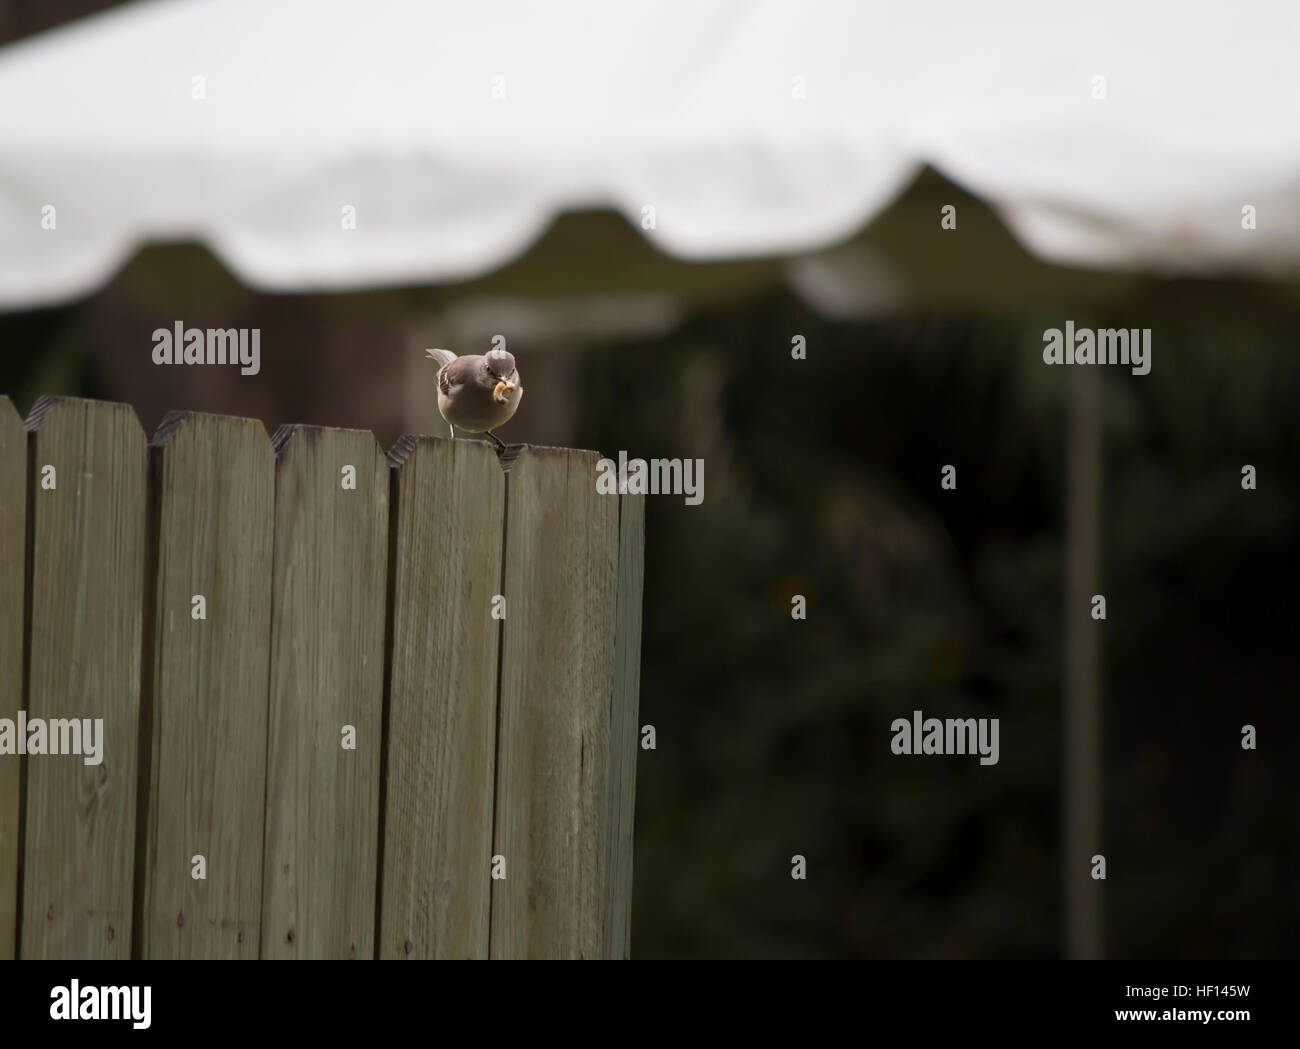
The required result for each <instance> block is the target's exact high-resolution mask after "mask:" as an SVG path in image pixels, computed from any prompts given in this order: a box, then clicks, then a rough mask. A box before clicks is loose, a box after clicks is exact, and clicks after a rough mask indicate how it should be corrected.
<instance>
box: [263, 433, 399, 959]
mask: <svg viewBox="0 0 1300 1049" xmlns="http://www.w3.org/2000/svg"><path fill="white" fill-rule="evenodd" d="M273 444H274V447H275V449H276V451H277V454H278V461H277V464H276V490H275V500H276V502H275V553H274V568H273V597H272V612H271V690H270V712H269V743H268V748H267V760H268V767H267V809H266V839H265V840H266V855H265V865H264V871H265V874H264V882H263V907H262V950H261V955H262V957H263V958H348V957H356V958H367V957H371V956H372V954H373V951H374V932H375V893H376V888H377V887H376V867H377V852H378V843H379V763H380V762H379V759H380V733H381V727H382V713H383V711H382V706H383V684H384V629H385V611H386V609H385V606H386V601H387V598H386V580H387V575H388V563H387V558H388V496H389V491H388V489H389V468H388V464H387V462H386V460H385V458H384V454H383V452H382V451H381V449H380V448H379V445H378V444H377V443H376V442H375V439H374V437H373V436H372V435H371V434H370V433H369V432H368V431H359V430H336V429H324V428H318V427H307V426H303V427H281V428H280V430H279V431H277V433H276V436H275V439H274V442H273ZM349 469H350V470H351V472H352V475H353V476H352V478H351V481H352V483H353V485H354V487H350V488H349V487H345V486H346V485H347V484H348V483H349V476H348V473H349ZM345 726H351V727H352V729H353V730H354V732H355V749H344V746H343V742H344V739H345V736H344V734H343V730H344V727H345Z"/></svg>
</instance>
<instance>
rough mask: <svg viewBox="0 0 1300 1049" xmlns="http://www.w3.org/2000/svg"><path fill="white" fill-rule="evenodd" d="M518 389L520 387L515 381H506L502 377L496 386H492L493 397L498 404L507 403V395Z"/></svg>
mask: <svg viewBox="0 0 1300 1049" xmlns="http://www.w3.org/2000/svg"><path fill="white" fill-rule="evenodd" d="M516 389H518V387H517V386H516V385H515V384H514V383H512V382H506V381H505V380H504V379H501V380H499V381H498V382H497V384H496V386H494V387H493V388H492V399H493V400H494V401H496V402H497V404H505V403H506V397H507V396H508V395H509V394H512V393H514V392H515V390H516Z"/></svg>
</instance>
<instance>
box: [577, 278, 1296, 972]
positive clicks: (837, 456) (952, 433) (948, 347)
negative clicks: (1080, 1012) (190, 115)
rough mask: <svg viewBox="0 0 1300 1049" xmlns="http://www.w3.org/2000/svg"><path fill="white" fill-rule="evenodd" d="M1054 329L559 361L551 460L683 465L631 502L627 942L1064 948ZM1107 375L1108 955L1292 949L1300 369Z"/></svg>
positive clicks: (871, 334)
mask: <svg viewBox="0 0 1300 1049" xmlns="http://www.w3.org/2000/svg"><path fill="white" fill-rule="evenodd" d="M1061 320H1062V318H1060V317H1054V318H1053V317H1046V318H1042V319H1041V322H1040V319H1039V318H1036V317H1028V318H1024V319H1021V320H1019V321H1018V322H1016V323H1011V322H1009V321H1007V320H1005V319H1002V320H997V319H990V318H987V317H974V316H971V317H945V318H944V319H942V320H934V319H925V318H918V319H900V320H893V321H889V322H881V323H878V324H870V325H866V324H842V323H831V322H828V321H825V320H822V319H819V318H817V317H816V316H814V315H810V314H809V313H808V312H807V311H805V310H804V309H803V308H802V307H800V306H799V305H798V303H797V302H796V301H795V300H793V299H791V298H788V297H786V296H784V295H776V296H772V297H765V298H763V299H758V300H752V301H746V302H743V303H740V304H737V305H736V306H734V307H729V308H727V309H723V310H719V311H717V312H714V313H712V314H710V315H708V316H701V317H698V318H696V319H694V320H692V321H691V322H690V323H688V324H686V325H685V326H683V327H682V328H681V329H680V330H678V331H676V332H674V333H673V334H672V335H671V336H669V337H666V338H664V339H662V340H660V341H659V342H657V343H654V344H649V345H647V344H644V343H638V344H637V345H635V346H633V345H624V344H616V345H609V346H604V347H600V348H597V349H595V350H593V351H591V352H590V353H589V354H588V355H587V356H586V358H585V364H584V367H583V368H582V369H581V375H582V382H583V389H582V391H581V396H580V402H581V404H582V405H583V413H584V415H583V419H582V426H581V443H582V444H584V445H586V446H588V447H596V448H599V449H601V450H602V452H603V453H604V454H607V455H616V454H617V452H618V451H619V450H620V449H624V450H626V451H627V453H628V455H629V456H641V457H645V458H650V457H656V456H670V457H672V456H683V457H685V456H689V457H703V458H704V460H705V469H704V477H705V499H704V503H703V505H701V506H697V507H690V506H686V505H684V503H683V501H682V500H681V499H680V498H675V497H671V496H658V497H651V498H650V499H649V500H648V509H647V550H646V600H645V626H644V635H643V661H642V668H643V676H642V691H641V718H640V720H641V722H642V723H643V724H653V725H654V726H655V728H656V731H657V742H658V749H657V750H655V751H649V752H646V751H643V752H641V754H640V758H639V765H638V788H637V789H638V794H637V835H636V849H637V853H636V875H635V883H634V901H635V902H634V922H633V939H632V943H633V953H634V956H637V957H782V958H791V957H798V958H803V957H890V958H912V957H953V958H959V957H1026V956H1029V957H1044V958H1046V957H1053V956H1057V955H1059V954H1060V953H1061V950H1062V937H1061V929H1062V922H1063V913H1062V906H1063V896H1062V871H1061V868H1060V861H1059V855H1060V849H1061V844H1062V833H1061V826H1062V790H1061V782H1062V780H1061V777H1062V772H1063V767H1062V760H1061V756H1062V750H1061V748H1062V745H1063V742H1064V741H1063V740H1062V739H1061V735H1060V733H1061V727H1060V726H1061V711H1060V703H1061V690H1062V680H1061V675H1062V662H1063V660H1062V642H1063V638H1062V631H1063V628H1064V627H1063V600H1064V598H1063V560H1064V551H1063V548H1062V536H1063V524H1062V519H1063V512H1064V500H1065V490H1064V486H1065V483H1066V479H1065V446H1064V424H1065V412H1064V394H1065V383H1066V381H1067V376H1066V369H1063V368H1059V367H1058V368H1051V367H1048V366H1046V365H1044V364H1043V363H1042V359H1041V349H1042V331H1043V329H1044V328H1045V327H1049V326H1051V325H1053V324H1059V323H1060V322H1061ZM1081 323H1082V321H1081ZM1113 323H1129V322H1128V321H1126V320H1121V321H1115V322H1113ZM795 334H802V335H804V336H805V338H806V340H807V348H808V349H807V360H804V361H799V360H794V359H792V358H791V354H790V341H791V338H792V337H793V336H794V335H795ZM1103 370H1104V371H1105V372H1106V374H1105V376H1104V380H1103V381H1104V386H1103V404H1104V412H1105V426H1106V447H1105V458H1104V463H1105V466H1104V490H1105V494H1104V499H1103V518H1104V537H1103V540H1102V555H1103V564H1104V581H1105V589H1106V593H1107V594H1108V603H1109V620H1108V621H1107V622H1106V623H1103V624H1098V629H1100V630H1102V631H1103V640H1102V652H1103V666H1102V700H1103V707H1104V709H1105V711H1106V714H1105V724H1104V726H1103V728H1104V731H1105V736H1104V739H1105V772H1104V776H1103V781H1104V784H1105V796H1104V804H1105V808H1104V813H1105V815H1104V821H1103V838H1104V840H1103V842H1102V844H1101V847H1099V849H1098V851H1100V852H1104V853H1106V854H1107V857H1108V863H1109V865H1110V869H1109V880H1108V881H1107V882H1106V883H1104V884H1102V885H1099V887H1098V891H1100V892H1101V893H1102V894H1103V898H1104V913H1105V914H1106V918H1107V929H1106V941H1107V944H1108V952H1109V953H1110V954H1111V956H1117V957H1133V956H1138V957H1147V956H1151V957H1178V956H1213V955H1224V954H1227V955H1238V954H1241V955H1260V956H1272V955H1279V954H1289V953H1293V952H1294V950H1295V946H1294V944H1295V933H1296V931H1297V929H1300V921H1297V918H1298V917H1300V914H1298V911H1300V906H1298V905H1297V903H1296V898H1295V894H1294V893H1293V892H1291V891H1289V886H1291V885H1294V878H1295V875H1296V873H1297V865H1296V858H1297V857H1296V844H1295V843H1296V842H1297V841H1298V840H1300V838H1298V837H1297V835H1296V831H1297V826H1296V824H1297V819H1298V817H1297V815H1296V814H1297V805H1296V802H1297V773H1296V771H1295V768H1294V765H1293V763H1292V761H1291V759H1290V757H1289V750H1288V748H1289V746H1290V744H1291V743H1292V742H1293V741H1294V740H1295V739H1296V738H1297V728H1298V727H1300V726H1297V721H1296V715H1295V713H1294V708H1293V705H1292V703H1291V702H1290V701H1291V700H1293V699H1294V697H1295V695H1296V685H1297V673H1296V670H1295V668H1294V660H1293V658H1292V655H1291V652H1290V649H1289V646H1288V644H1287V641H1288V640H1289V639H1291V638H1294V636H1295V634H1296V626H1297V621H1298V620H1300V616H1298V615H1297V612H1296V608H1295V600H1294V595H1295V593H1296V590H1295V582H1296V578H1295V577H1296V557H1295V549H1294V547H1295V543H1294V537H1295V535H1296V524H1297V521H1296V516H1297V515H1296V493H1297V492H1298V491H1300V487H1298V485H1297V482H1300V477H1297V467H1296V464H1295V450H1296V448H1297V447H1298V446H1300V445H1298V443H1297V437H1298V436H1300V434H1298V433H1297V421H1296V413H1295V411H1294V406H1295V405H1296V404H1298V403H1300V358H1296V357H1295V356H1294V355H1293V354H1291V353H1290V352H1289V349H1288V346H1287V336H1286V333H1284V332H1281V331H1279V332H1272V333H1261V332H1259V331H1256V330H1253V329H1245V330H1233V331H1225V330H1221V331H1205V330H1203V329H1201V328H1199V327H1193V326H1190V325H1188V326H1185V327H1181V328H1180V327H1178V326H1173V325H1162V326H1160V327H1158V328H1157V330H1156V332H1155V333H1154V350H1153V369H1152V373H1151V374H1150V375H1149V376H1142V377H1138V376H1132V375H1130V374H1128V371H1127V370H1126V369H1119V368H1109V369H1103ZM1245 462H1250V463H1254V464H1255V465H1257V466H1258V467H1259V469H1260V490H1259V491H1256V492H1249V493H1247V492H1243V491H1242V489H1241V487H1240V472H1239V471H1240V467H1241V465H1242V464H1243V463H1245ZM946 463H952V464H954V465H956V466H957V468H958V489H957V491H955V492H945V491H942V490H941V489H940V485H939V478H940V468H941V467H942V466H943V465H944V464H946ZM795 594H803V595H805V596H806V597H807V599H808V618H807V620H806V621H795V620H792V618H791V615H790V609H791V598H792V596H793V595H795ZM916 709H919V710H922V711H924V712H925V713H926V714H927V715H933V716H939V717H951V716H960V717H971V716H973V717H998V718H1000V719H1001V760H1000V762H999V764H998V765H996V766H993V767H981V766H980V765H979V764H978V762H977V760H976V759H974V758H960V757H953V758H941V757H915V758H913V757H895V756H894V755H892V754H891V752H890V748H889V743H890V738H891V733H890V729H889V726H890V723H891V721H892V720H893V719H894V718H896V717H907V716H909V715H910V712H911V711H912V710H916ZM1248 720H1249V721H1251V722H1253V723H1255V724H1256V725H1257V726H1258V727H1259V728H1260V733H1261V745H1260V750H1259V751H1257V752H1253V753H1249V754H1246V753H1243V752H1242V751H1241V750H1240V746H1239V739H1240V726H1241V724H1243V723H1244V722H1246V721H1248ZM795 854H800V855H803V856H805V857H806V858H807V864H808V878H807V880H806V881H797V880H793V879H792V878H791V877H790V870H791V857H792V856H794V855H795ZM1288 879H1290V880H1288Z"/></svg>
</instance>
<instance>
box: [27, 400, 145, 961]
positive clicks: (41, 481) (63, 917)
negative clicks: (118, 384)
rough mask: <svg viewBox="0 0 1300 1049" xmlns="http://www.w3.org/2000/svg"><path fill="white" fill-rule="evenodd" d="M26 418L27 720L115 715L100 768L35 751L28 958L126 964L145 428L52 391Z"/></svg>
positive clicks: (108, 719) (117, 409) (30, 765)
mask: <svg viewBox="0 0 1300 1049" xmlns="http://www.w3.org/2000/svg"><path fill="white" fill-rule="evenodd" d="M27 425H28V429H29V430H32V431H34V433H33V435H32V438H31V439H32V442H33V443H32V460H31V469H32V470H33V471H34V475H33V477H32V479H31V488H30V496H29V497H30V499H31V501H32V507H31V515H30V516H31V522H32V557H31V588H32V599H31V622H30V626H29V635H30V642H29V644H30V648H29V673H30V679H29V685H28V696H27V707H26V710H27V715H28V717H29V718H44V719H50V718H67V719H74V718H75V719H83V718H84V719H92V720H93V719H97V718H102V719H103V731H102V734H101V735H100V736H99V743H100V746H101V748H102V751H101V754H100V757H101V758H102V761H101V763H99V764H93V765H88V764H85V763H84V759H83V758H82V757H79V756H76V755H71V754H69V755H63V754H61V755H58V756H54V755H42V756H36V755H32V754H29V755H28V756H27V757H26V759H25V763H26V764H25V770H26V771H25V776H26V785H27V789H26V820H25V827H26V830H25V839H26V840H25V843H24V849H25V855H24V857H23V863H24V866H23V895H22V944H21V949H20V953H21V955H22V956H23V957H31V958H125V957H127V956H129V954H130V950H131V916H132V873H133V862H134V853H135V848H134V846H135V808H136V776H137V747H138V739H137V735H138V732H139V712H140V651H141V648H140V641H141V617H142V605H143V589H144V552H145V484H146V482H145V476H146V466H145V443H144V434H143V433H142V432H141V429H140V424H139V422H138V421H137V419H136V417H135V412H134V411H132V409H131V408H130V407H129V406H127V405H124V404H106V403H100V402H94V401H77V400H71V399H65V398H43V399H42V400H41V401H39V402H38V403H37V404H36V406H35V408H33V410H32V414H31V417H30V418H29V419H28V424H27ZM46 467H53V470H54V472H53V473H52V474H50V473H46V472H44V471H45V468H46ZM51 482H53V483H52V484H51ZM46 485H50V486H49V487H46ZM70 735H71V732H70V731H69V736H70ZM86 742H87V741H85V740H83V741H82V743H83V746H84V745H85V743H86Z"/></svg>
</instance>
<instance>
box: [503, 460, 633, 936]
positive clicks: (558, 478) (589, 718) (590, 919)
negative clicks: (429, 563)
mask: <svg viewBox="0 0 1300 1049" xmlns="http://www.w3.org/2000/svg"><path fill="white" fill-rule="evenodd" d="M598 459H599V457H598V456H597V454H596V453H595V452H582V451H573V450H568V449H559V448H533V447H526V448H525V449H524V450H523V451H522V452H520V454H519V456H518V458H517V459H516V460H515V462H514V464H513V466H512V467H511V471H510V473H509V475H508V481H507V496H506V499H507V510H506V551H505V578H504V580H503V583H504V587H505V589H504V593H505V596H506V601H507V605H508V615H507V617H506V621H505V624H504V629H503V641H502V660H501V698H500V728H499V735H498V742H497V798H496V831H495V835H494V844H495V852H496V853H498V854H500V855H501V856H503V857H504V858H505V861H506V877H505V878H504V879H500V880H494V881H493V883H492V943H491V956H492V957H493V958H595V957H598V956H599V955H600V953H601V951H602V950H603V949H604V937H603V930H602V924H603V921H602V919H603V917H604V905H603V899H604V895H605V891H606V886H605V876H604V870H603V866H604V860H605V857H604V856H603V855H602V851H601V847H600V846H601V842H600V825H601V821H602V816H603V812H602V809H603V808H604V807H605V806H607V802H606V801H605V800H604V795H605V791H606V776H607V768H608V764H609V763H608V753H609V722H610V711H609V703H610V697H611V693H612V691H613V687H614V623H615V575H616V570H617V561H618V497H617V496H611V495H601V494H598V493H597V491H596V463H597V461H598Z"/></svg>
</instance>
